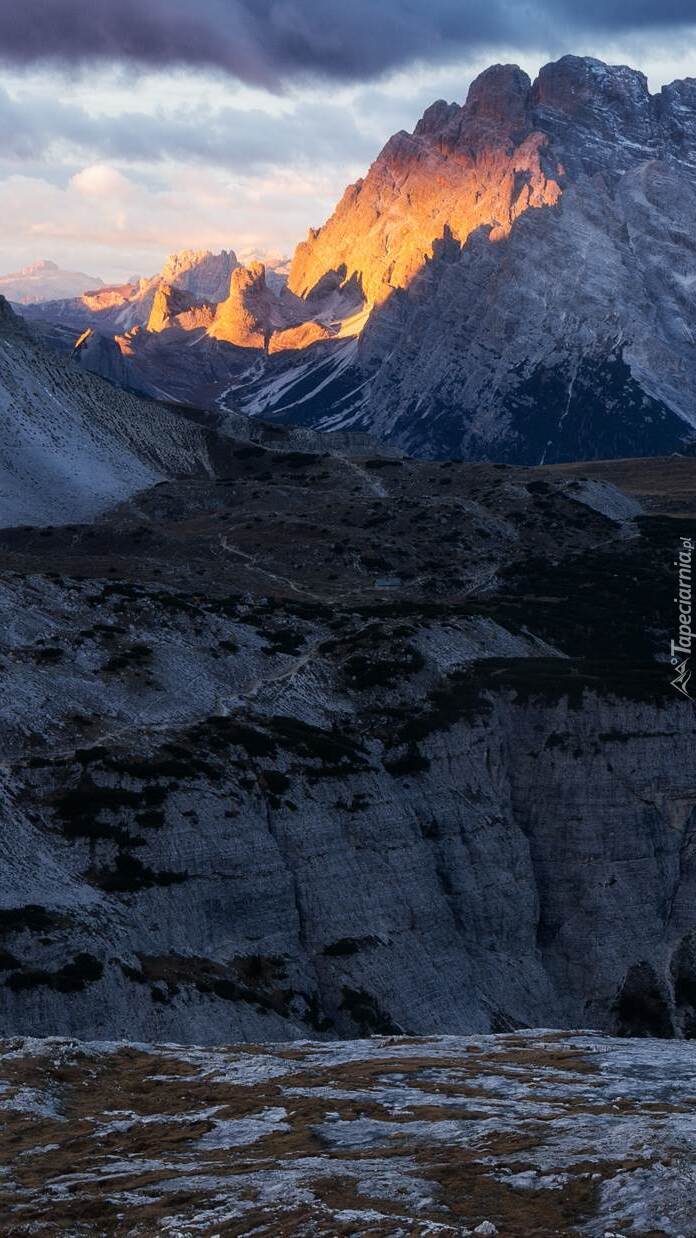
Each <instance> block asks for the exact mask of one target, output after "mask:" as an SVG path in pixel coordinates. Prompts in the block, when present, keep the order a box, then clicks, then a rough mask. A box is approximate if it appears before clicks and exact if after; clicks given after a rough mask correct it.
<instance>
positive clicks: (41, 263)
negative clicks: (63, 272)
mask: <svg viewBox="0 0 696 1238" xmlns="http://www.w3.org/2000/svg"><path fill="white" fill-rule="evenodd" d="M57 270H59V267H58V263H57V262H51V260H50V258H39V259H38V261H37V262H30V264H29V266H28V267H22V270H21V271H20V275H41V274H42V273H43V272H44V271H57Z"/></svg>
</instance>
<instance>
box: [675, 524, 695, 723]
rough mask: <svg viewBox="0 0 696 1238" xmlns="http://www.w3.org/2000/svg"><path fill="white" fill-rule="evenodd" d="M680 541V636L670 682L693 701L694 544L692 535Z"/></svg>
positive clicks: (678, 581)
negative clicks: (692, 610)
mask: <svg viewBox="0 0 696 1238" xmlns="http://www.w3.org/2000/svg"><path fill="white" fill-rule="evenodd" d="M679 543H680V548H679V550H678V552H677V557H676V559H675V560H674V566H675V567H676V569H677V596H676V597H675V599H674V601H675V602H676V604H677V632H678V637H677V640H676V641H675V640H673V641H672V642H671V643H670V661H671V663H672V666H673V667H674V669H675V672H676V674H675V677H674V679H672V680H670V682H671V685H672V687H673V688H676V690H677V692H681V693H682V694H683V696H687V697H688V698H689V700H690V701H692V700H693V699H694V698H693V697H692V695H691V693H690V692H689V680H690V679H691V671H690V670H689V658H690V657H691V644H692V641H693V639H694V633H693V631H692V630H691V556H692V554H693V549H694V544H693V540H692V539H691V538H690V537H680V539H679Z"/></svg>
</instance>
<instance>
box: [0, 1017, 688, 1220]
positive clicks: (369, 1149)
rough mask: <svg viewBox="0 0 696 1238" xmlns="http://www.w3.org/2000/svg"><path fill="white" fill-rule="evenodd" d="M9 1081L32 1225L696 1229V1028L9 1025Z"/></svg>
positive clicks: (17, 1195) (6, 1199) (22, 1215)
mask: <svg viewBox="0 0 696 1238" xmlns="http://www.w3.org/2000/svg"><path fill="white" fill-rule="evenodd" d="M39 1082H40V1087H39V1086H38V1084H39ZM0 1084H1V1086H2V1095H3V1128H4V1138H5V1151H4V1168H5V1173H4V1174H3V1178H2V1184H1V1185H0V1200H1V1201H2V1208H3V1215H4V1216H5V1218H6V1226H7V1228H8V1231H9V1232H13V1231H14V1232H16V1233H17V1234H21V1233H22V1232H27V1233H32V1232H37V1233H41V1231H42V1230H43V1231H46V1230H47V1220H48V1221H50V1222H52V1227H54V1228H55V1232H56V1233H71V1234H72V1233H75V1234H77V1233H79V1232H80V1231H81V1230H84V1228H85V1221H84V1218H85V1215H88V1216H89V1222H88V1224H89V1227H90V1229H91V1230H92V1231H93V1232H95V1233H99V1234H108V1233H110V1232H111V1231H112V1230H113V1229H115V1228H117V1229H118V1231H120V1232H123V1233H126V1234H134V1235H135V1234H138V1233H141V1232H143V1229H148V1228H149V1229H150V1231H151V1232H152V1233H154V1232H156V1230H159V1231H160V1232H164V1233H174V1234H182V1235H183V1234H187V1235H188V1234H197V1233H206V1232H207V1233H210V1234H213V1233H215V1234H221V1235H222V1234H224V1233H225V1232H226V1231H228V1232H232V1233H234V1231H235V1230H237V1231H241V1232H243V1233H254V1232H256V1233H260V1234H262V1233H264V1232H265V1233H273V1234H292V1235H293V1238H309V1236H310V1235H318V1234H327V1235H328V1234H331V1235H338V1234H345V1235H353V1236H354V1238H357V1236H358V1235H365V1236H367V1235H371V1236H376V1235H378V1234H381V1235H383V1236H384V1238H386V1236H387V1235H388V1236H389V1238H397V1236H401V1235H406V1234H408V1235H409V1238H432V1235H433V1234H441V1235H442V1236H443V1238H445V1236H446V1235H450V1236H451V1238H455V1236H456V1238H471V1236H472V1235H473V1236H474V1238H496V1235H500V1238H507V1236H508V1235H510V1236H512V1235H514V1236H515V1238H522V1236H524V1238H530V1236H531V1235H535V1236H536V1238H551V1236H552V1235H553V1236H560V1235H564V1236H565V1235H568V1236H570V1235H575V1236H576V1238H601V1236H604V1238H607V1236H609V1235H612V1236H613V1235H614V1234H626V1233H631V1234H645V1235H647V1234H652V1235H655V1236H657V1235H658V1234H659V1235H660V1236H661V1238H662V1236H663V1235H664V1236H665V1238H667V1235H669V1238H675V1236H676V1235H689V1234H691V1233H692V1231H693V1217H694V1199H693V1169H692V1152H691V1149H692V1147H693V1142H694V1138H695V1137H696V1119H695V1118H694V1113H693V1107H692V1106H691V1104H690V1103H688V1101H686V1100H685V1093H686V1094H688V1095H691V1094H693V1089H694V1087H695V1086H696V1054H695V1053H694V1050H693V1047H691V1046H687V1045H675V1044H668V1043H665V1042H662V1043H659V1042H657V1043H656V1042H655V1041H650V1042H646V1041H644V1040H633V1041H626V1040H616V1039H612V1038H610V1037H606V1036H596V1035H592V1034H590V1033H584V1034H582V1033H581V1034H578V1033H576V1034H568V1033H566V1034H563V1033H559V1032H544V1031H519V1032H516V1033H515V1034H514V1035H505V1034H501V1035H497V1036H466V1037H434V1036H432V1037H423V1038H422V1039H419V1040H418V1041H416V1042H413V1041H411V1040H408V1039H406V1040H404V1039H402V1038H400V1037H397V1036H385V1035H373V1036H372V1037H370V1038H369V1039H361V1040H354V1041H346V1042H343V1043H340V1044H335V1043H334V1044H326V1043H322V1042H321V1041H317V1040H312V1039H309V1040H306V1041H305V1042H304V1043H302V1044H297V1043H295V1044H292V1045H288V1044H276V1045H272V1046H271V1045H249V1044H247V1045H243V1046H242V1045H230V1044H229V1042H224V1043H223V1044H222V1045H220V1046H216V1047H215V1048H206V1047H205V1046H200V1045H194V1046H188V1047H187V1046H185V1045H177V1044H164V1045H163V1044H143V1043H142V1042H141V1043H137V1042H135V1043H134V1042H133V1041H132V1040H121V1041H113V1040H112V1041H110V1042H107V1043H99V1042H95V1041H91V1042H87V1043H85V1042H80V1041H78V1040H75V1039H74V1038H73V1039H53V1040H49V1041H44V1042H43V1043H42V1042H41V1041H40V1040H37V1039H36V1038H33V1037H32V1038H27V1039H21V1040H6V1041H4V1042H1V1043H0ZM165 1141H166V1143H165ZM66 1146H67V1147H68V1148H69V1151H70V1158H71V1159H70V1173H69V1175H66ZM77 1165H79V1171H78V1170H77V1169H74V1168H73V1167H74V1166H77ZM27 1166H29V1168H27ZM37 1170H38V1172H37ZM78 1172H79V1190H71V1189H66V1177H67V1180H68V1185H69V1186H70V1187H72V1186H73V1185H74V1177H73V1174H77V1173H78ZM105 1181H106V1182H108V1183H109V1184H110V1185H109V1189H108V1190H105V1189H104V1183H105ZM126 1185H127V1189H126ZM144 1218H145V1219H144Z"/></svg>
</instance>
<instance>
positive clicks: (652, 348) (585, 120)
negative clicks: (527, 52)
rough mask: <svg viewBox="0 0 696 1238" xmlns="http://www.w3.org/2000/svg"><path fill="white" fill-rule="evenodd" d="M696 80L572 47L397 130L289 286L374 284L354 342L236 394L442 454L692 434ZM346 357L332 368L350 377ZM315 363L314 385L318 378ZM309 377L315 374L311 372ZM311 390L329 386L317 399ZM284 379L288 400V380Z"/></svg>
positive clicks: (566, 450) (658, 444)
mask: <svg viewBox="0 0 696 1238" xmlns="http://www.w3.org/2000/svg"><path fill="white" fill-rule="evenodd" d="M695 145H696V84H695V83H694V82H693V81H691V80H690V79H689V80H686V81H682V82H674V83H672V85H671V86H669V87H665V88H664V89H663V90H662V91H661V93H660V94H659V95H657V96H651V95H650V94H649V92H648V89H647V84H646V80H645V77H644V76H643V75H642V74H641V73H638V72H636V71H634V70H632V69H628V68H625V67H621V66H609V65H605V64H602V63H601V62H599V61H596V60H592V59H582V58H578V57H573V56H566V57H564V58H563V59H562V60H560V61H559V62H557V63H556V64H551V65H547V66H545V68H543V69H542V70H541V72H540V74H539V77H538V78H537V80H536V81H535V82H534V83H533V84H532V83H530V81H529V79H528V78H527V77H526V75H525V74H524V73H522V72H521V71H520V70H519V69H518V68H516V67H515V66H494V67H493V68H491V69H489V70H487V71H486V72H485V73H484V74H482V75H481V77H480V78H478V79H477V81H476V82H474V83H473V85H472V87H471V90H470V92H469V97H468V99H467V102H466V103H465V104H464V105H463V106H461V107H460V106H458V105H456V104H446V103H444V102H443V101H440V102H439V103H436V104H434V105H433V106H432V107H431V108H429V109H428V111H427V112H426V113H425V115H424V117H423V119H422V120H421V121H420V122H419V124H418V125H417V126H416V129H415V131H414V133H413V134H406V133H399V134H397V135H396V136H395V137H394V138H392V139H391V140H390V141H389V142H388V143H387V145H386V147H385V149H384V150H383V151H382V153H381V155H380V156H379V157H378V159H377V160H376V161H375V163H374V164H373V165H372V167H371V169H370V171H369V173H368V175H367V177H366V178H365V179H364V180H363V181H359V182H358V183H357V184H355V185H353V186H351V187H350V188H349V189H348V190H347V191H346V194H345V195H344V197H343V199H342V201H341V203H340V204H339V206H338V207H337V209H336V211H335V213H334V215H333V216H332V217H331V219H330V220H329V221H328V222H327V223H326V224H325V225H324V227H323V228H321V229H318V230H316V231H315V232H313V233H311V234H310V237H309V239H308V240H307V241H306V242H305V243H304V244H302V245H300V246H299V247H298V250H297V253H296V255H295V259H294V261H293V265H292V269H291V273H290V280H289V285H290V288H291V289H293V290H294V291H295V292H296V293H298V294H299V295H301V296H303V297H307V296H310V295H312V296H313V297H314V299H316V298H317V297H321V294H322V290H323V289H324V288H325V287H326V286H327V281H328V284H330V285H331V286H332V287H333V286H335V284H336V281H338V283H339V285H340V286H343V287H348V286H353V287H357V288H359V289H360V290H361V291H362V294H363V295H364V297H365V300H366V303H367V305H368V307H370V308H371V310H372V312H371V314H370V316H369V319H368V321H367V325H366V326H365V328H364V330H363V333H362V336H361V338H360V344H359V348H358V350H357V353H355V354H353V355H352V356H350V357H349V353H348V350H347V348H346V347H345V346H339V347H337V348H335V349H333V350H331V349H329V350H326V349H325V350H324V351H323V352H322V351H318V352H316V354H315V355H314V356H312V357H311V359H310V366H311V369H310V372H309V376H308V372H307V370H305V371H304V372H303V373H302V375H301V379H300V382H301V386H302V397H303V398H302V402H301V407H298V406H297V401H296V398H295V397H296V390H295V384H294V381H293V375H292V372H289V373H288V375H287V377H286V380H285V382H284V383H283V384H282V386H281V387H280V389H279V387H278V383H277V377H278V372H277V370H273V369H272V368H271V369H270V370H269V371H268V374H267V383H266V392H268V393H269V394H268V395H266V394H265V393H264V382H263V380H261V381H260V382H259V383H258V385H257V387H256V389H254V390H249V389H247V390H246V391H245V392H244V393H240V399H241V401H242V403H244V402H245V401H246V406H247V407H248V408H249V411H251V412H253V411H255V409H256V408H257V407H260V406H261V405H263V407H264V410H265V411H266V412H268V411H273V412H275V413H276V414H277V415H279V416H281V417H283V416H286V417H287V419H288V420H292V419H293V418H295V417H297V416H299V417H301V418H302V419H303V420H304V421H305V422H307V423H311V424H315V425H320V426H324V427H326V428H330V427H333V426H338V425H340V426H347V425H353V426H356V427H357V426H359V427H361V428H363V429H364V428H367V427H369V428H370V430H371V431H372V432H373V433H376V434H377V435H379V436H380V437H382V438H384V439H385V440H390V441H393V442H396V443H397V444H399V445H400V446H402V447H404V448H406V449H407V450H410V451H414V452H416V453H419V454H425V455H432V456H446V455H461V456H465V457H469V458H493V459H499V460H514V461H528V462H533V461H540V460H542V459H546V460H553V459H556V460H560V459H572V458H576V459H577V458H584V457H594V456H601V455H622V454H624V455H630V454H633V455H639V454H648V453H654V452H659V451H663V450H673V449H679V448H681V447H682V446H683V445H684V443H685V442H689V441H691V440H692V439H693V437H694V424H695V422H694V415H693V409H694V406H695V402H696V368H695V367H694V364H693V357H692V351H693V331H692V324H693V318H694V310H695V308H696V306H695V305H694V295H695V292H694V290H695V289H696V268H694V264H693V253H692V245H691V240H690V238H691V235H692V232H693V228H694V223H695V222H696V196H695V191H694V185H695V182H694V173H693V166H694V149H695ZM332 371H333V377H332ZM312 375H314V376H315V381H314V379H313V378H312ZM298 377H299V376H298ZM313 390H315V391H316V395H313V394H312V393H313ZM278 392H279V394H278Z"/></svg>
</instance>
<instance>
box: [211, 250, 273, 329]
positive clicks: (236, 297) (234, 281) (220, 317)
mask: <svg viewBox="0 0 696 1238" xmlns="http://www.w3.org/2000/svg"><path fill="white" fill-rule="evenodd" d="M271 320H272V297H271V293H270V292H269V289H268V287H267V286H266V268H265V267H264V265H263V263H262V262H252V264H251V266H249V267H238V268H237V269H236V270H235V271H233V272H232V278H231V280H230V288H229V294H228V296H227V297H226V299H225V300H224V301H221V302H220V304H219V305H218V307H217V310H216V313H215V318H214V320H213V323H212V325H211V327H210V329H209V332H208V334H209V335H210V336H211V337H212V338H213V339H216V340H223V341H224V342H225V343H227V344H236V345H238V347H240V348H260V349H264V348H266V347H267V345H268V340H269V337H270V334H271V329H272V328H271Z"/></svg>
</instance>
